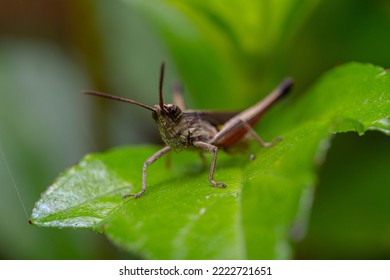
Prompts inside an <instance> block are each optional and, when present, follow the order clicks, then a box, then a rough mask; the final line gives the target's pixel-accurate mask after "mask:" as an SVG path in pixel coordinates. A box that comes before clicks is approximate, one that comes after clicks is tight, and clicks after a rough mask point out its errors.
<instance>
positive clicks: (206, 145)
mask: <svg viewBox="0 0 390 280" xmlns="http://www.w3.org/2000/svg"><path fill="white" fill-rule="evenodd" d="M194 146H195V147H197V148H200V149H202V150H205V151H208V152H211V153H212V154H213V161H212V162H211V166H210V173H209V181H210V183H211V184H212V185H213V186H214V187H221V188H225V187H226V185H225V184H224V183H222V182H215V181H214V171H215V165H216V163H217V155H218V147H217V146H214V145H211V144H209V143H206V142H201V141H197V142H194Z"/></svg>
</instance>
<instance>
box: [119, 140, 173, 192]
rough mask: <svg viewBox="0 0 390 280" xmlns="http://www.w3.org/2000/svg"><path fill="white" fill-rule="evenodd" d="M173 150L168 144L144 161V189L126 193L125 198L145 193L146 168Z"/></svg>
mask: <svg viewBox="0 0 390 280" xmlns="http://www.w3.org/2000/svg"><path fill="white" fill-rule="evenodd" d="M170 150H171V147H169V146H166V147H164V148H162V149H161V150H159V151H158V152H157V153H155V154H154V155H152V156H151V157H150V158H148V159H147V160H146V161H145V162H144V165H143V168H142V190H141V191H140V192H138V193H136V194H126V195H124V196H123V198H127V197H129V196H134V198H138V197H140V196H141V195H143V194H144V192H145V191H146V174H147V173H146V169H147V167H148V166H149V165H151V164H152V163H153V162H155V161H156V160H158V159H159V158H160V157H162V156H163V155H165V154H166V153H168V152H169V151H170Z"/></svg>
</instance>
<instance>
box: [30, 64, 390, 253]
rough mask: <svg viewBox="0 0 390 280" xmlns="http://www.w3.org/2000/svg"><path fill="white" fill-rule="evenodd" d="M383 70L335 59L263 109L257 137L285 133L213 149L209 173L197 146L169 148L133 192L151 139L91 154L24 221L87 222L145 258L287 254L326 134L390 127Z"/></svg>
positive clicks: (388, 82)
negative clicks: (269, 142)
mask: <svg viewBox="0 0 390 280" xmlns="http://www.w3.org/2000/svg"><path fill="white" fill-rule="evenodd" d="M389 96H390V74H389V72H388V71H386V70H384V69H382V68H380V67H375V66H372V65H368V64H359V63H350V64H347V65H344V66H341V67H338V68H336V69H334V70H332V71H330V72H329V73H327V74H326V75H325V76H324V77H322V78H321V79H320V80H319V81H318V83H316V84H315V85H314V86H313V88H312V89H310V90H309V91H308V92H307V93H306V94H304V95H303V96H302V97H301V98H296V99H290V100H287V101H285V102H283V103H282V104H280V105H278V106H277V107H276V108H274V109H273V110H272V111H270V112H269V114H267V115H266V116H265V118H264V119H263V122H262V123H261V124H260V125H259V131H260V135H262V137H263V138H264V139H271V138H272V137H276V136H283V138H284V141H282V142H280V143H278V144H277V145H275V146H273V147H271V148H268V149H264V148H258V147H255V149H254V150H255V154H256V158H255V160H253V161H251V160H249V157H248V156H247V155H235V156H230V155H226V154H224V153H222V152H221V153H220V154H219V158H218V163H217V170H216V172H215V179H216V180H220V181H223V182H225V183H226V184H227V185H228V187H227V188H226V189H219V188H214V187H212V186H210V184H209V182H208V170H207V168H204V167H203V166H202V163H201V160H199V159H198V158H197V157H196V154H195V155H194V153H189V152H183V153H180V154H173V155H172V157H173V159H172V167H171V168H167V167H166V166H165V163H164V159H161V160H159V161H157V162H156V163H154V164H153V165H151V166H150V167H149V168H148V189H147V191H146V193H145V194H144V195H143V196H142V197H141V198H139V199H132V198H130V199H125V200H123V199H122V198H121V196H122V195H123V194H126V193H134V192H137V191H139V190H140V185H141V170H142V164H143V162H144V161H145V160H146V159H147V158H148V157H150V156H151V155H152V154H153V153H154V152H156V151H157V150H158V148H157V147H147V146H145V147H123V148H117V149H113V150H111V151H108V152H106V153H101V154H92V155H88V156H87V157H86V158H84V159H83V160H82V161H81V162H80V163H79V164H78V165H76V166H75V167H72V168H70V169H69V170H67V171H65V172H64V173H63V174H61V175H60V176H59V178H58V179H57V181H56V182H55V183H54V184H53V185H52V186H51V187H49V189H48V190H47V191H46V193H44V194H43V195H42V198H41V199H40V200H39V201H38V202H37V204H36V206H35V208H34V209H33V213H32V216H31V222H32V223H33V224H36V225H39V226H55V227H73V228H88V229H91V230H95V231H99V232H104V233H105V234H106V235H107V236H108V237H109V238H110V239H111V240H113V242H114V243H115V244H117V245H118V246H121V247H124V248H126V249H127V250H130V251H132V252H134V253H136V254H139V255H140V256H141V257H144V258H152V259H246V258H249V259H262V258H265V259H274V258H282V259H284V258H288V257H290V256H291V253H292V251H291V250H292V249H291V246H290V241H291V237H290V236H291V233H293V235H299V233H300V232H301V231H303V230H304V227H305V223H306V218H307V216H308V215H309V211H310V208H311V200H312V193H313V190H314V189H313V186H314V185H315V183H316V167H317V166H318V165H319V164H320V163H321V162H323V160H324V156H325V154H326V151H327V149H328V147H329V145H330V139H331V136H332V134H334V133H338V132H345V131H357V132H358V133H359V134H363V133H364V132H365V131H367V130H379V131H382V132H384V133H386V134H390V120H389V118H390V98H389Z"/></svg>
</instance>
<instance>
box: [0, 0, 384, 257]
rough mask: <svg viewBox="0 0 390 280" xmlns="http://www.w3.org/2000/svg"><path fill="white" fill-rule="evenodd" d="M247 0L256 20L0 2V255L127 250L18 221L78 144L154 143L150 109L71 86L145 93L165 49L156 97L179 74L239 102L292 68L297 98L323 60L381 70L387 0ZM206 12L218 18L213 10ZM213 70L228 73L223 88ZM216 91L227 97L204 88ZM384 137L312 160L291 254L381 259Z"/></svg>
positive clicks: (148, 95) (214, 104)
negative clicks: (313, 180)
mask: <svg viewBox="0 0 390 280" xmlns="http://www.w3.org/2000/svg"><path fill="white" fill-rule="evenodd" d="M253 2H255V1H253ZM257 2H258V3H259V6H262V7H263V14H262V17H261V16H259V17H256V16H258V14H256V13H252V14H251V13H250V9H247V10H246V13H240V12H242V11H244V10H245V9H244V8H245V7H243V8H242V9H241V7H239V8H238V7H237V6H234V5H239V4H237V2H236V1H231V3H230V1H210V3H211V4H210V5H209V6H207V7H204V6H202V5H201V4H199V3H200V2H199V3H198V1H195V0H194V1H188V3H190V4H191V5H193V7H195V8H196V9H193V10H189V9H188V7H187V6H186V5H180V4H178V3H179V2H177V1H150V2H149V3H150V4H149V5H150V7H147V5H142V4H140V3H141V1H136V0H134V1H131V0H128V1H125V0H122V1H119V0H118V1H103V0H97V1H74V0H72V1H69V0H67V1H65V0H57V1H50V0H38V1H34V2H27V1H1V2H0V151H1V152H2V154H3V158H1V159H0V186H1V196H0V222H1V229H0V258H1V259H117V258H131V257H132V256H131V255H129V254H127V253H125V252H123V251H122V250H121V249H118V248H115V247H114V246H113V245H111V244H110V243H109V242H108V241H107V240H106V239H105V237H104V236H102V235H100V234H95V233H91V232H86V231H85V232H84V231H80V230H77V231H75V230H58V229H47V228H45V229H43V228H37V227H34V226H31V225H29V224H28V216H29V215H30V214H31V209H32V208H33V206H34V202H35V201H36V200H37V199H38V198H39V196H40V193H41V192H43V191H44V190H45V189H46V186H48V185H50V183H51V182H52V181H53V180H54V179H55V178H56V176H57V175H58V174H59V173H60V172H62V171H63V170H64V169H66V168H67V167H69V166H71V165H73V164H75V163H76V162H77V161H78V160H79V159H80V158H82V157H83V156H84V155H85V154H87V153H91V152H96V151H104V150H106V149H108V148H110V147H114V146H118V145H129V144H131V145H133V144H138V143H159V137H158V134H157V130H156V129H155V126H154V124H153V120H152V119H151V118H150V113H149V112H145V111H143V110H140V109H138V108H135V107H132V106H131V105H128V104H117V103H115V102H107V101H106V100H101V99H99V98H93V97H88V96H82V95H81V94H80V90H82V89H95V90H100V91H106V92H109V93H112V94H116V95H122V96H126V97H129V98H132V99H135V100H137V101H140V102H143V103H145V104H149V105H152V104H155V103H156V102H157V85H158V76H159V65H160V63H161V61H162V60H164V59H166V60H167V62H168V65H167V66H168V68H167V75H166V76H167V77H166V80H165V86H164V87H165V92H166V99H168V100H169V99H170V96H169V94H168V92H169V91H170V88H171V86H172V85H173V83H174V82H175V81H181V82H183V85H184V87H185V89H186V91H188V92H189V93H188V94H187V95H186V99H187V100H188V103H189V104H190V105H192V106H194V107H196V108H209V109H210V108H234V109H239V108H244V107H245V106H246V105H248V104H250V103H251V102H253V101H255V100H258V99H259V96H258V95H256V92H257V91H258V92H263V91H265V90H268V89H270V88H271V87H272V86H273V85H275V83H276V81H278V80H279V79H280V78H281V77H283V76H285V75H290V76H292V77H294V79H295V82H296V87H295V90H294V93H293V94H295V95H299V94H302V93H304V91H305V89H307V88H308V87H309V86H310V85H311V84H312V83H313V82H314V81H315V80H316V79H317V78H318V77H319V76H320V75H321V74H322V73H323V72H324V71H326V70H328V69H330V68H333V67H335V66H337V65H340V64H343V63H345V62H349V61H359V62H369V63H373V64H377V65H380V66H382V67H385V68H389V67H390V52H389V50H390V1H387V0H374V1H369V0H363V1H353V0H345V1H336V0H329V1H319V0H318V1H301V2H299V1H288V0H285V1H280V2H279V3H280V5H279V7H278V6H275V5H274V6H273V7H271V6H272V5H271V4H269V6H270V9H271V8H272V11H274V12H275V11H276V12H275V14H276V15H282V14H283V13H282V11H284V10H283V9H285V10H287V11H288V12H289V17H287V16H286V17H285V18H286V20H285V21H283V22H282V23H283V24H280V25H277V24H276V23H277V21H275V22H276V23H275V24H273V21H272V19H275V18H277V16H274V17H273V16H272V15H270V14H268V10H267V7H268V6H267V4H266V3H271V2H266V1H257ZM221 3H225V4H221ZM233 3H235V4H234V5H233ZM298 3H304V4H298ZM221 5H222V6H221ZM172 6H174V7H176V9H172V8H170V7H172ZM151 7H152V8H151ZM286 7H287V8H286ZM249 8H250V7H249ZM213 9H221V11H223V14H224V15H226V17H225V18H222V19H231V21H230V22H229V21H225V22H224V21H221V18H218V17H217V15H220V14H221V13H217V12H215V11H216V10H213ZM194 11H196V13H195V12H194ZM278 12H279V13H278ZM259 14H260V13H259ZM204 18H206V19H208V20H209V21H206V20H204ZM169 21H171V22H169ZM187 21H191V22H194V25H193V26H192V27H193V29H185V30H184V27H183V28H182V26H188V25H185V23H186V22H187ZM167 22H168V23H167ZM172 22H173V23H172ZM210 22H212V23H214V24H215V26H217V27H218V28H215V30H211V29H210V28H209V29H207V32H208V33H207V35H208V37H207V36H203V37H202V36H201V35H202V34H201V32H200V31H199V30H204V28H208V27H209V26H207V24H206V23H210ZM226 22H227V23H230V24H231V25H230V26H229V25H226ZM164 23H165V24H166V25H167V26H172V25H175V28H174V29H172V30H171V29H169V28H167V27H166V26H164ZM169 24H170V25H169ZM181 24H183V25H181ZM248 26H249V27H251V26H255V27H256V28H257V29H256V30H251V29H250V28H248ZM261 29H263V31H260V32H259V33H256V32H258V30H261ZM197 32H198V33H200V35H199V34H198V33H197ZM252 32H253V34H252ZM221 34H222V35H221ZM258 34H262V35H264V36H263V37H256V35H258ZM181 38H185V39H186V40H184V39H181ZM202 40H203V41H202ZM227 41H228V42H233V44H231V45H229V44H225V42H227ZM185 42H186V43H187V44H184V43H185ZM208 43H209V44H208ZM210 46H219V48H216V49H212V47H210ZM225 46H226V48H224V47H225ZM206 51H207V52H206ZM208 51H210V52H208ZM212 51H214V52H215V53H212ZM224 64H226V65H227V67H225V66H226V65H224ZM231 65H234V66H236V67H237V69H239V70H240V71H238V70H237V71H234V67H232V66H231ZM228 66H230V67H228ZM221 68H223V69H226V71H225V72H219V71H220V69H221ZM188 69H189V70H188ZM205 69H206V70H207V71H205ZM231 69H233V70H231ZM241 69H244V70H243V71H241ZM213 71H214V72H213ZM229 71H230V72H229ZM203 72H205V73H211V76H208V77H204V76H203V75H202V73H203ZM212 74H215V75H214V76H213V75H212ZM218 75H224V77H232V78H236V79H235V80H236V81H237V82H234V83H231V84H228V85H227V84H226V83H222V82H221V81H223V79H218V78H219V76H218ZM231 85H233V86H232V87H231V88H230V86H231ZM216 91H221V92H222V94H223V95H225V97H226V98H224V99H223V100H221V98H220V97H218V96H217V95H214V94H212V93H213V92H216ZM237 92H238V94H237ZM210 93H211V94H210ZM205 96H207V97H208V98H207V99H206V98H205ZM219 96H220V95H219ZM237 104H239V108H237ZM389 144H390V140H389V138H388V137H386V136H385V135H383V134H381V133H379V132H369V133H367V134H366V135H365V136H364V137H359V136H357V135H356V134H353V133H347V134H340V135H337V136H336V137H335V139H334V141H333V145H332V148H331V149H330V151H329V156H328V159H327V161H326V162H325V164H324V166H323V167H321V168H320V170H319V184H318V187H317V189H316V194H315V199H314V202H313V212H312V215H311V217H310V222H309V226H308V228H307V233H306V235H302V234H301V233H300V234H296V233H294V232H292V239H294V236H304V238H303V239H301V238H300V239H299V240H295V242H297V245H296V258H303V259H307V258H308V259H318V258H319V259H321V258H325V259H343V258H348V259H351V258H352V259H367V258H368V259H377V258H385V259H389V258H390V236H389V234H390V211H389V206H388V198H389V197H390V188H389V186H390V176H389V172H388V170H389V167H390V162H389V158H390V145H389ZM341 170H342V172H341ZM9 171H10V172H11V173H12V176H11V175H10V172H9ZM14 182H15V184H16V186H17V189H18V191H19V192H20V196H21V198H22V200H23V203H24V207H25V210H26V211H25V210H24V208H23V206H22V204H21V202H20V199H19V197H18V193H17V192H16V190H15V185H14ZM386 194H387V195H386ZM25 212H27V213H25ZM26 214H27V215H26ZM292 231H293V229H292Z"/></svg>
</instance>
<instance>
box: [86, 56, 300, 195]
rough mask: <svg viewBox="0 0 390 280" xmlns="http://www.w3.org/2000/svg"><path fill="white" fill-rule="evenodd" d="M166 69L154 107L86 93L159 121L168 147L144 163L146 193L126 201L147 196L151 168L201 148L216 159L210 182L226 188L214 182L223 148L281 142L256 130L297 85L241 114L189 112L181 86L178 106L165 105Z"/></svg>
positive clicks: (286, 86)
mask: <svg viewBox="0 0 390 280" xmlns="http://www.w3.org/2000/svg"><path fill="white" fill-rule="evenodd" d="M164 69H165V62H163V63H162V64H161V68H160V83H159V104H157V105H154V106H153V107H151V106H148V105H145V104H142V103H139V102H137V101H134V100H131V99H127V98H124V97H119V96H114V95H110V94H106V93H102V92H97V91H92V90H84V91H82V93H84V94H89V95H95V96H100V97H104V98H109V99H114V100H118V101H122V102H126V103H131V104H135V105H138V106H140V107H143V108H145V109H147V110H150V111H152V117H153V119H154V120H155V121H156V123H157V126H158V129H159V132H160V135H161V138H162V140H163V141H164V142H165V144H166V146H165V147H164V148H162V149H161V150H159V151H158V152H156V153H155V154H154V155H152V156H151V157H150V158H148V159H147V160H146V161H145V162H144V164H143V169H142V190H141V191H140V192H138V193H135V194H127V195H124V196H123V197H124V198H126V197H130V196H133V197H134V198H139V197H140V196H142V195H143V194H144V193H145V191H146V176H147V168H148V166H149V165H151V164H152V163H153V162H155V161H156V160H158V159H159V158H161V157H162V156H163V155H165V154H167V153H168V152H170V151H171V150H174V151H181V150H185V149H198V150H200V151H201V153H202V152H210V153H212V155H213V159H212V162H211V166H210V171H209V181H210V183H211V185H213V186H214V187H221V188H225V187H226V185H225V184H224V183H222V182H216V181H214V171H215V166H216V162H217V155H218V150H219V149H223V150H226V151H227V150H228V149H229V148H230V147H232V146H234V145H236V144H237V143H238V142H240V141H241V140H243V138H244V137H245V136H246V135H248V134H249V136H252V137H253V138H254V139H255V140H256V141H257V142H258V143H259V144H260V145H261V146H263V147H269V146H271V145H272V144H273V143H275V142H276V141H278V140H281V139H280V138H275V139H274V140H272V141H271V142H264V141H263V139H261V137H260V136H259V135H258V134H257V133H256V132H255V131H254V130H253V128H252V127H253V126H255V124H256V123H257V122H258V121H259V119H260V117H261V116H262V115H263V113H264V112H265V111H266V110H267V109H268V108H269V107H271V106H272V105H273V104H274V103H275V102H276V101H277V100H279V99H280V98H281V97H282V96H284V95H285V94H286V93H287V92H288V91H289V90H290V88H291V87H292V84H293V81H292V79H291V78H287V79H285V80H284V81H282V82H281V83H280V84H279V85H278V86H277V87H276V89H274V90H273V91H272V92H271V93H270V94H269V95H268V96H266V97H265V98H264V99H262V100H261V101H259V102H258V103H256V104H255V105H253V106H252V107H249V108H248V109H246V110H244V111H241V112H239V111H238V112H237V111H236V112H220V111H201V110H186V109H185V105H184V100H183V97H182V94H181V90H180V89H179V88H178V87H176V88H175V90H174V104H165V103H164V98H163V90H162V88H163V80H164ZM201 155H202V154H201Z"/></svg>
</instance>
